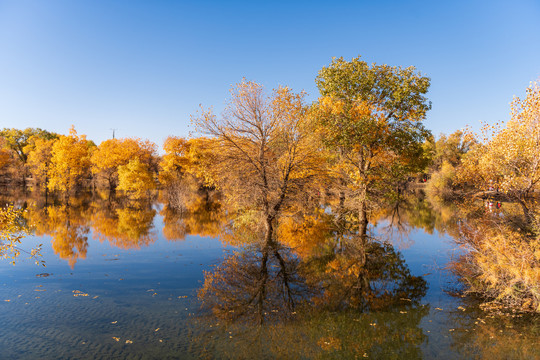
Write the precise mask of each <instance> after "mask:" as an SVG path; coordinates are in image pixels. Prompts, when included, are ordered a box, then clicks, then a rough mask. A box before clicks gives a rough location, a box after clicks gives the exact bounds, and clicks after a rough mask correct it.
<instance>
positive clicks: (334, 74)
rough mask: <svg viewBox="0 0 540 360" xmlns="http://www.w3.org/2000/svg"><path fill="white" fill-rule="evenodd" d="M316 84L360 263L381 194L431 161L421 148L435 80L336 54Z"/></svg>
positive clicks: (325, 138) (322, 128) (342, 211)
mask: <svg viewBox="0 0 540 360" xmlns="http://www.w3.org/2000/svg"><path fill="white" fill-rule="evenodd" d="M316 81H317V85H318V87H319V91H320V93H321V97H320V98H319V100H318V102H317V103H316V104H314V106H313V113H314V116H315V117H316V119H317V129H318V132H319V134H320V137H321V139H322V143H323V144H324V145H325V148H326V149H327V150H328V151H329V152H330V154H331V155H330V166H331V170H332V174H333V178H334V179H335V181H334V182H333V184H332V187H333V188H334V189H335V190H336V192H337V193H339V198H340V201H339V207H338V209H337V210H336V213H337V215H338V217H339V219H338V220H339V221H338V222H339V223H340V226H341V227H343V226H345V225H347V223H348V224H351V222H352V221H353V220H356V223H357V235H358V242H359V243H360V244H359V246H358V249H359V251H360V253H359V254H358V255H359V257H360V258H359V259H360V267H361V268H362V267H363V265H362V263H364V264H365V262H366V259H367V257H366V256H367V255H366V253H365V251H366V250H367V247H368V233H367V229H368V214H369V211H370V209H371V208H372V207H373V203H374V200H376V199H375V198H376V196H377V195H379V196H380V195H383V194H386V193H388V192H389V191H392V190H395V189H396V188H397V190H398V191H399V190H400V183H401V182H403V181H404V180H405V181H406V179H407V176H408V175H410V174H411V173H416V172H417V171H419V170H421V169H422V168H423V167H425V166H426V165H427V162H426V160H427V159H426V158H425V157H424V156H423V152H424V149H423V146H422V145H423V143H424V140H425V139H426V137H427V136H428V135H429V131H427V130H426V129H425V128H424V126H423V124H422V121H423V120H424V118H425V116H426V112H427V111H428V110H429V109H430V107H431V104H430V103H429V102H428V100H427V98H426V97H425V96H424V95H425V94H426V93H427V91H428V88H429V83H430V80H429V78H427V77H425V76H422V75H421V74H420V73H417V72H416V70H415V68H414V67H408V68H401V67H391V66H388V65H376V64H373V65H371V66H370V65H368V64H367V63H366V62H364V61H361V60H360V57H357V58H354V59H352V60H351V61H346V60H344V59H343V58H337V59H336V58H334V59H333V60H332V63H331V64H330V65H329V66H327V67H323V68H322V69H321V71H320V72H319V75H318V77H317V79H316ZM349 209H352V211H354V213H355V215H352V216H351V215H348V214H350V210H349ZM346 215H347V219H345V217H346ZM349 227H350V226H349ZM365 285H366V286H367V284H365Z"/></svg>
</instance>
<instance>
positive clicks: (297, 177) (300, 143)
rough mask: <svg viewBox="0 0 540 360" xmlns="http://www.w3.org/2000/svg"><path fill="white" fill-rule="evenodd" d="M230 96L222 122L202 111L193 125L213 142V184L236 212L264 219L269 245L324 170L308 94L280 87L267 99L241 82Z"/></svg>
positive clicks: (260, 90)
mask: <svg viewBox="0 0 540 360" xmlns="http://www.w3.org/2000/svg"><path fill="white" fill-rule="evenodd" d="M231 95H232V98H231V100H230V102H229V104H228V105H227V107H226V109H225V111H224V112H223V115H222V116H221V117H220V118H217V117H216V116H215V115H214V114H213V113H212V112H211V111H203V112H202V114H200V116H198V117H195V118H194V119H193V120H194V123H195V125H196V126H197V129H198V130H199V131H200V132H201V133H203V134H206V135H209V136H211V152H212V159H211V163H210V164H208V165H207V166H208V167H207V168H208V171H209V172H210V173H211V174H212V175H211V176H212V179H213V180H214V182H215V183H216V184H217V185H218V186H219V187H220V188H221V190H222V191H223V193H224V194H225V197H226V199H227V200H228V201H229V203H230V204H232V205H234V207H236V208H237V209H239V210H253V211H256V212H258V213H259V214H260V215H261V217H262V220H263V223H264V226H265V235H264V239H265V241H266V242H267V243H268V242H271V241H272V238H273V235H274V227H275V222H276V220H277V219H278V217H279V214H280V212H281V211H282V209H283V208H284V206H286V205H287V202H288V201H289V200H290V199H291V197H292V196H293V195H295V194H297V193H299V192H300V190H303V189H305V188H306V186H307V185H308V183H309V181H310V180H311V179H312V178H313V177H314V174H315V173H317V171H318V170H319V169H320V168H321V161H320V158H319V155H318V152H317V148H316V144H315V143H314V141H313V139H312V134H313V132H312V131H311V128H310V123H309V121H308V118H307V109H306V107H305V105H304V103H303V99H304V96H305V94H304V93H300V94H295V93H293V92H292V91H291V90H290V89H289V88H286V87H280V88H279V89H277V90H274V91H273V92H272V93H271V94H270V95H266V94H265V93H264V91H263V87H262V86H261V85H259V84H257V83H254V82H250V81H243V82H241V83H239V84H237V85H236V86H235V87H234V88H233V89H232V90H231Z"/></svg>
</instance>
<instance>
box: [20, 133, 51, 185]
mask: <svg viewBox="0 0 540 360" xmlns="http://www.w3.org/2000/svg"><path fill="white" fill-rule="evenodd" d="M55 141H56V140H55V139H51V140H48V139H43V138H37V139H36V140H35V142H34V146H33V150H32V151H30V152H29V153H28V161H27V164H28V167H29V169H30V174H31V175H32V177H33V178H34V180H35V182H36V185H38V186H39V185H43V186H44V187H45V188H47V186H48V182H49V171H50V169H51V162H52V148H53V144H54V143H55Z"/></svg>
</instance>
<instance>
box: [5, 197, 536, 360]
mask: <svg viewBox="0 0 540 360" xmlns="http://www.w3.org/2000/svg"><path fill="white" fill-rule="evenodd" d="M3 202H4V203H5V202H14V203H15V204H16V205H17V206H20V207H25V208H26V209H27V212H26V213H25V215H24V218H25V221H26V223H27V224H28V225H29V226H30V227H31V229H32V231H33V235H31V236H28V237H27V238H25V240H24V241H23V243H22V246H21V247H22V248H23V249H30V248H32V247H34V246H36V245H38V244H40V243H41V244H43V249H42V255H43V260H44V262H45V264H46V267H41V266H38V265H36V264H34V262H33V261H32V260H24V259H23V257H24V254H23V255H22V256H21V257H20V258H19V259H18V260H17V262H16V264H15V265H10V264H9V261H7V260H3V261H1V262H0V323H1V324H2V326H1V327H0V349H2V350H1V352H0V358H1V359H184V358H185V359H189V358H209V359H212V358H287V359H290V358H299V359H301V358H325V359H326V358H330V359H331V358H335V359H341V358H372V359H433V358H437V359H457V358H459V359H484V358H489V359H491V360H493V359H534V358H539V359H540V319H539V318H538V316H531V315H523V314H518V313H498V314H494V313H489V312H484V311H482V310H480V308H479V306H478V305H479V302H478V300H475V299H473V298H469V297H462V296H460V295H459V294H460V292H459V285H458V283H457V280H456V278H455V277H454V276H453V275H452V273H451V271H450V270H449V264H450V263H451V262H452V261H454V260H456V259H457V258H458V257H459V254H460V253H461V252H462V251H464V250H463V249H461V248H460V247H459V246H458V245H457V244H456V243H455V241H454V239H453V237H452V236H456V232H455V230H452V229H453V228H452V223H455V222H457V221H459V220H456V219H455V218H453V217H452V213H451V210H449V209H446V208H445V209H442V208H437V209H434V208H433V206H431V205H429V204H427V203H426V202H425V201H419V200H411V201H408V202H404V203H403V204H400V205H399V206H396V207H394V208H392V209H386V210H384V211H382V210H381V211H380V213H379V214H376V216H374V217H373V218H374V219H375V220H374V222H373V223H372V224H371V233H372V234H373V236H375V237H376V238H377V239H379V240H385V242H381V243H378V244H380V245H376V246H375V247H374V250H373V251H374V253H376V254H379V255H378V256H379V257H378V258H377V259H376V260H374V263H376V264H378V265H376V266H375V265H374V266H375V267H374V270H373V274H375V275H373V276H371V275H370V276H371V277H370V285H369V287H370V290H369V292H366V291H365V289H364V290H362V291H363V292H359V291H360V290H358V287H359V286H360V285H358V282H357V278H358V271H359V270H358V269H357V264H355V262H354V259H355V255H354V254H355V251H356V250H355V248H354V246H352V245H351V244H352V242H351V241H350V239H349V240H347V241H345V240H346V239H347V236H342V238H341V240H339V241H337V240H332V242H331V243H328V239H326V240H324V239H323V240H324V241H323V240H320V241H321V243H320V244H319V245H317V246H318V247H317V248H316V249H314V248H313V246H311V245H310V246H311V247H308V246H307V245H306V244H305V243H304V242H302V241H301V239H303V238H302V236H304V237H307V238H308V239H312V240H313V241H312V242H313V243H315V242H317V241H319V235H320V234H321V233H322V232H324V231H322V230H321V231H319V230H317V231H315V232H312V233H309V232H308V234H307V235H305V234H303V235H302V234H299V233H298V230H297V229H296V228H295V229H296V230H295V231H297V232H295V233H292V234H293V235H291V236H290V239H289V241H287V242H286V244H287V246H279V247H276V248H272V249H262V248H260V247H257V246H253V245H246V244H248V243H249V242H248V241H245V239H249V238H250V236H252V235H249V234H248V235H246V233H245V231H238V232H230V231H225V230H223V229H224V228H223V224H226V223H227V222H230V219H227V214H226V212H225V213H224V212H223V211H221V212H220V211H219V209H217V208H218V207H213V206H207V205H204V204H199V205H198V207H196V208H195V209H193V208H192V209H190V210H186V211H184V212H182V213H178V212H174V211H171V210H169V209H168V208H167V207H166V206H165V205H164V204H162V203H160V202H158V201H154V202H152V203H145V204H139V205H137V206H134V205H133V204H126V203H124V204H122V203H118V202H115V201H110V200H109V199H107V198H106V197H103V198H99V197H98V198H87V197H85V198H81V199H77V200H73V201H72V203H71V204H70V206H65V205H61V204H52V205H51V204H50V203H47V204H45V203H44V200H43V199H40V198H39V199H34V198H32V197H25V196H22V195H18V196H17V197H15V198H8V197H6V198H4V199H3ZM324 214H325V213H324V211H322V212H321V214H320V216H319V218H321V219H322V218H324ZM321 221H323V220H321ZM291 226H292V225H291ZM314 226H315V225H314ZM317 226H318V225H317ZM322 228H323V227H321V229H322ZM294 234H296V235H294ZM239 238H242V239H244V240H242V241H238V239H239ZM325 241H326V242H325ZM329 244H330V245H329ZM329 248H331V252H332V257H331V259H330V260H324V261H323V259H325V258H328V253H329V251H330V250H328V249H329ZM266 261H267V262H268V267H264V271H265V274H267V276H268V279H269V280H268V284H267V287H265V288H264V289H263V291H262V294H264V296H265V297H266V298H265V299H264V301H265V303H263V302H262V301H261V302H260V303H258V304H255V302H254V304H255V305H248V304H247V303H248V302H249V301H251V300H253V299H252V298H255V297H256V296H260V295H261V290H260V289H256V286H255V285H254V279H258V278H259V271H262V270H261V269H263V267H262V266H261V264H263V263H264V264H265V266H266V265H267V264H266ZM377 261H379V263H377ZM321 264H324V266H323V265H321ZM389 264H391V265H389ZM266 272H267V273H266ZM285 275H287V276H288V277H286V276H285ZM255 282H256V281H255ZM360 287H361V286H360ZM251 291H253V294H254V295H253V296H251V295H250V294H251V293H250V292H251ZM359 294H369V297H368V298H367V300H366V298H362V296H360V295H359ZM291 304H293V305H294V306H291ZM244 305H245V306H244ZM261 319H262V320H264V321H261ZM261 322H262V325H260V323H261Z"/></svg>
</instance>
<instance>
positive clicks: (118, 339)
mask: <svg viewBox="0 0 540 360" xmlns="http://www.w3.org/2000/svg"><path fill="white" fill-rule="evenodd" d="M112 338H113V339H114V340H115V341H117V342H118V341H120V338H119V337H116V336H113V337H112Z"/></svg>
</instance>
